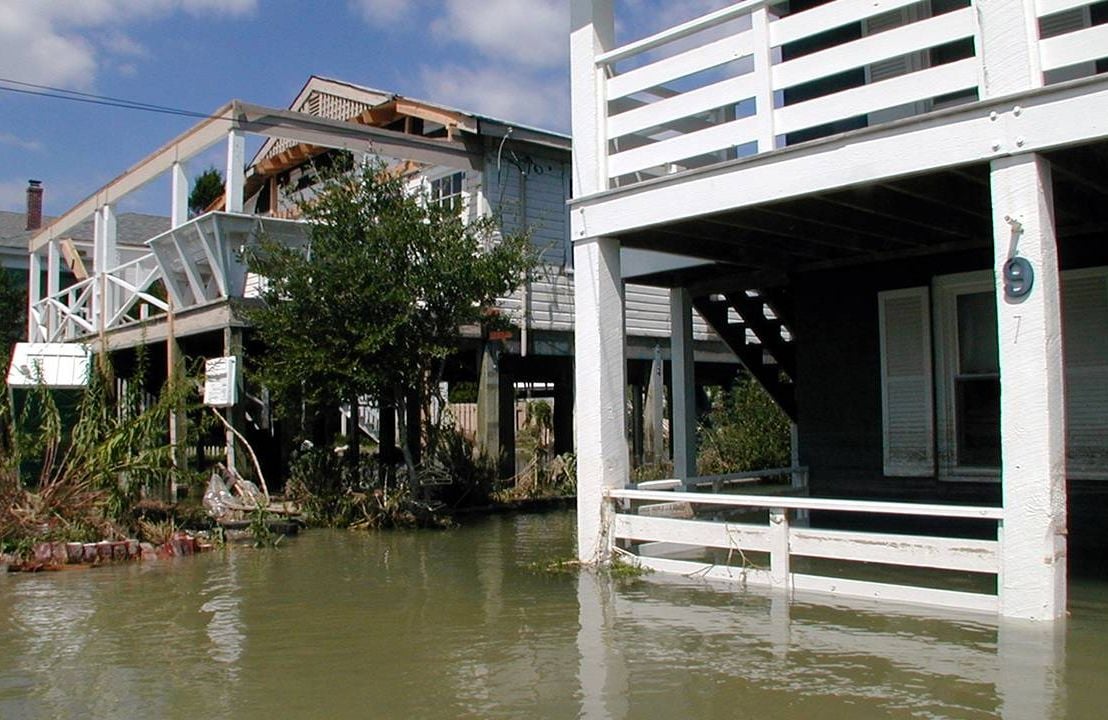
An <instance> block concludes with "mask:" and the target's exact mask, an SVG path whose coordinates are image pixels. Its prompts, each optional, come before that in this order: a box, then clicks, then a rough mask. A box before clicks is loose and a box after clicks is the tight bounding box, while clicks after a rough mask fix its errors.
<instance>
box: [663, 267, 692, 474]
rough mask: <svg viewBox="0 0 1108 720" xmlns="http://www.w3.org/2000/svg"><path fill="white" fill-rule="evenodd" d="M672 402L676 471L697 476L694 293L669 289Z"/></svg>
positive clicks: (680, 289) (682, 289) (672, 430)
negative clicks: (692, 294)
mask: <svg viewBox="0 0 1108 720" xmlns="http://www.w3.org/2000/svg"><path fill="white" fill-rule="evenodd" d="M669 323H670V370H671V373H672V375H671V377H670V392H671V399H670V402H672V403H673V427H672V428H670V435H671V436H672V442H673V474H674V476H675V477H679V478H682V479H684V478H690V477H696V375H695V365H696V361H695V358H694V356H693V326H692V296H691V295H690V294H689V291H688V290H685V289H684V288H674V289H672V290H670V291H669Z"/></svg>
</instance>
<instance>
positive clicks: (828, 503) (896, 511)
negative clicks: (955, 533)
mask: <svg viewBox="0 0 1108 720" xmlns="http://www.w3.org/2000/svg"><path fill="white" fill-rule="evenodd" d="M605 497H607V498H608V499H611V500H649V501H652V502H687V503H695V504H702V505H727V506H731V507H755V508H781V509H787V510H833V511H837V512H854V513H869V514H875V515H930V516H933V517H945V518H973V519H978V520H1003V519H1004V508H999V507H983V506H975V505H939V504H936V503H902V502H885V501H876V500H839V499H834V498H800V497H794V496H789V497H783V496H773V495H729V494H728V495H723V494H717V493H710V494H709V493H691V492H673V491H664V490H663V491H656V490H630V489H621V488H611V489H608V490H607V491H606V492H605Z"/></svg>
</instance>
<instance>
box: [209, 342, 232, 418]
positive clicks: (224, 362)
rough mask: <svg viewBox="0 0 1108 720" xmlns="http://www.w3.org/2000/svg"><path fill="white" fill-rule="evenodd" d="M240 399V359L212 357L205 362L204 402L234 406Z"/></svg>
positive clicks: (214, 405)
mask: <svg viewBox="0 0 1108 720" xmlns="http://www.w3.org/2000/svg"><path fill="white" fill-rule="evenodd" d="M238 400H239V359H238V358H237V357H235V356H233V355H232V356H229V357H220V358H211V359H210V360H208V361H207V362H206V363H205V364H204V404H205V405H211V406H212V407H233V406H234V405H235V404H236V403H238Z"/></svg>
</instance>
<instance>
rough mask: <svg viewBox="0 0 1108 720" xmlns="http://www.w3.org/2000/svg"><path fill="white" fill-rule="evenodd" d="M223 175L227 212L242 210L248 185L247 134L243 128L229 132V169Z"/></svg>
mask: <svg viewBox="0 0 1108 720" xmlns="http://www.w3.org/2000/svg"><path fill="white" fill-rule="evenodd" d="M223 177H224V178H225V179H224V181H223V189H224V193H225V194H224V197H225V199H226V205H225V207H226V210H227V212H233V213H240V212H242V193H243V189H244V187H245V186H246V135H245V134H244V133H243V132H242V131H241V130H231V131H230V132H228V133H227V171H226V172H225V173H224V175H223Z"/></svg>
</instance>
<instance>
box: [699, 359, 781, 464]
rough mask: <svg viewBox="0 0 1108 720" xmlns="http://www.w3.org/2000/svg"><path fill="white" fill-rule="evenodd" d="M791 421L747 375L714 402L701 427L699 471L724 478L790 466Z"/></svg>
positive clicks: (739, 378) (743, 375)
mask: <svg viewBox="0 0 1108 720" xmlns="http://www.w3.org/2000/svg"><path fill="white" fill-rule="evenodd" d="M789 455H790V442H789V418H788V416H786V415H785V413H784V411H782V410H781V408H779V407H778V406H777V404H776V403H774V402H773V399H772V398H771V397H770V396H769V393H767V392H766V391H765V390H764V389H763V388H762V386H761V385H759V384H758V382H757V381H756V380H754V378H752V377H750V376H749V375H747V374H746V373H742V374H740V375H739V376H738V377H737V378H736V380H735V383H734V385H732V387H731V388H730V389H728V390H723V391H721V392H720V393H719V394H718V395H717V396H716V397H715V398H713V401H712V410H711V412H710V413H709V414H708V416H707V418H705V421H704V423H703V424H702V426H701V428H700V453H699V457H698V463H697V464H698V470H697V471H698V472H699V474H701V475H723V474H725V473H733V472H746V471H748V470H762V469H766V468H775V467H786V466H788V465H789V464H790V457H789Z"/></svg>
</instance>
